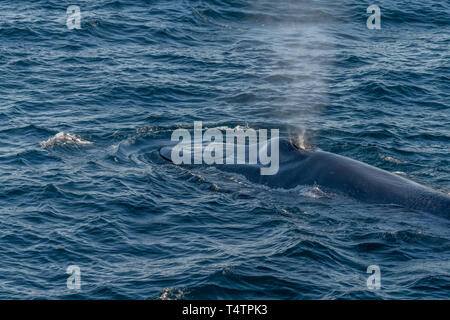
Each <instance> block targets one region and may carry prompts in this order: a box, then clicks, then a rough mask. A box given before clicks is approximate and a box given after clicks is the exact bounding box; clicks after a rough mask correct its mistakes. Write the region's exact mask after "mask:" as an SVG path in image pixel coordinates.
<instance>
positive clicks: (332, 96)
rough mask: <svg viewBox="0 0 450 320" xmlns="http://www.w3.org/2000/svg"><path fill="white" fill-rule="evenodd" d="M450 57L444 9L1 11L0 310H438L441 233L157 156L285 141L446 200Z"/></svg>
mask: <svg viewBox="0 0 450 320" xmlns="http://www.w3.org/2000/svg"><path fill="white" fill-rule="evenodd" d="M72 4H76V5H78V6H79V7H80V11H81V23H80V27H81V28H80V29H69V28H68V27H67V26H66V22H67V15H66V9H67V7H68V6H69V5H72ZM371 4H377V5H379V6H380V8H381V29H380V30H369V29H368V28H367V26H366V20H367V18H368V16H369V14H367V13H366V9H367V7H368V6H369V5H371ZM449 49H450V3H449V2H448V0H429V1H418V0H413V1H406V0H398V1H392V0H390V1H388V0H378V1H377V2H376V3H372V2H370V1H355V0H343V1H329V0H299V1H294V0H292V1H288V0H261V1H250V0H230V1H221V0H211V1H206V0H203V1H202V0H197V1H195V0H193V1H187V0H180V1H169V0H165V1H156V0H155V1H150V0H148V1H144V0H133V1H131V0H115V1H113V0H97V1H83V0H79V1H77V3H72V2H68V1H56V0H50V1H43V0H41V1H6V0H1V1H0V79H1V81H0V121H1V127H0V182H1V183H0V216H1V219H0V247H1V250H0V261H1V262H0V298H2V299H446V298H447V299H448V298H449V292H450V260H449V259H450V229H449V226H450V221H449V220H447V219H443V218H439V217H436V216H432V215H427V214H424V213H418V212H413V211H411V210H408V209H405V208H402V207H398V206H393V205H392V206H390V205H374V204H370V205H368V204H364V203H359V202H357V201H355V200H352V199H347V198H345V197H342V196H338V195H334V194H329V193H326V192H324V191H323V190H320V188H319V187H307V186H300V187H298V188H295V189H292V190H283V189H276V190H273V189H270V188H267V187H264V186H261V185H256V184H253V183H251V182H249V181H247V180H246V179H245V178H243V177H241V176H238V175H233V174H231V173H224V172H220V171H218V170H215V169H214V168H205V167H203V168H197V169H193V170H190V169H185V168H180V167H177V166H174V165H172V164H170V163H167V162H166V161H164V160H162V159H161V157H160V156H159V153H158V144H159V142H160V141H162V140H167V139H170V137H171V134H172V132H173V131H174V130H175V129H177V128H187V129H192V128H193V122H194V121H203V124H204V126H205V127H210V128H213V127H220V128H235V127H237V126H240V127H249V128H255V129H260V128H266V129H270V128H278V129H280V133H281V136H283V137H290V138H294V139H297V140H298V141H301V142H305V143H308V144H312V145H315V146H317V147H318V148H320V149H322V150H326V151H329V152H333V153H336V154H340V155H344V156H347V157H350V158H353V159H357V160H360V161H363V162H366V163H368V164H371V165H374V166H376V167H379V168H382V169H385V170H388V171H390V172H396V173H397V174H401V175H403V176H405V177H408V178H409V179H411V180H414V181H416V182H419V183H421V184H424V185H427V186H430V187H432V188H434V189H436V190H439V191H441V192H444V193H449V192H450V166H449V164H450V157H449V147H450V112H449V111H450V50H449ZM70 265H76V266H78V267H79V269H80V281H81V282H80V284H81V287H80V289H79V290H73V289H71V288H68V287H67V280H68V278H69V276H70V274H67V273H66V270H67V267H68V266H70ZM371 265H377V266H378V267H379V268H380V273H381V288H380V289H379V290H374V291H373V290H368V288H367V283H366V282H367V278H368V277H369V276H370V274H369V273H367V272H366V270H367V267H368V266H371Z"/></svg>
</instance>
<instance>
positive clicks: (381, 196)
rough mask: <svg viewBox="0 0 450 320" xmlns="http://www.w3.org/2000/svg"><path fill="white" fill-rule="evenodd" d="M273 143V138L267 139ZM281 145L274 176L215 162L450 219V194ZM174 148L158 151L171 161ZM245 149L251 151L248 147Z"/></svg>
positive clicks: (264, 179)
mask: <svg viewBox="0 0 450 320" xmlns="http://www.w3.org/2000/svg"><path fill="white" fill-rule="evenodd" d="M270 143H273V141H272V140H269V141H268V142H267V144H270ZM278 144H279V170H278V172H277V173H276V174H274V175H261V174H260V168H261V165H258V164H213V165H214V166H215V167H217V168H219V169H220V170H223V171H228V172H234V173H238V174H241V175H243V176H245V177H246V178H247V179H248V180H250V181H252V182H255V183H259V184H264V185H267V186H269V187H272V188H285V189H290V188H294V187H296V186H298V185H309V186H314V185H317V186H319V187H320V188H321V189H322V190H324V191H329V192H333V193H336V194H341V195H344V196H348V197H351V198H354V199H356V200H359V201H361V202H365V203H378V204H395V205H399V206H403V207H406V208H409V209H412V210H417V211H421V212H428V213H432V214H437V215H440V216H442V217H445V218H447V219H448V218H450V196H448V195H446V194H444V193H441V192H438V191H435V190H433V189H431V188H428V187H426V186H423V185H420V184H418V183H415V182H413V181H411V180H408V179H405V178H403V177H401V176H399V175H396V174H393V173H390V172H387V171H385V170H382V169H379V168H376V167H373V166H371V165H368V164H366V163H363V162H360V161H357V160H353V159H350V158H347V157H344V156H340V155H337V154H333V153H330V152H325V151H319V150H304V149H301V148H299V147H297V146H296V145H295V143H294V142H292V141H290V140H288V139H281V138H280V139H279V140H278ZM172 148H173V146H171V145H168V146H163V147H161V148H160V149H159V153H160V155H161V156H162V157H163V158H164V159H166V160H168V161H171V154H172ZM246 150H247V152H248V147H247V149H246ZM234 163H236V162H234ZM193 166H195V165H193ZM197 166H198V165H197Z"/></svg>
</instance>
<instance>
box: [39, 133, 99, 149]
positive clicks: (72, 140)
mask: <svg viewBox="0 0 450 320" xmlns="http://www.w3.org/2000/svg"><path fill="white" fill-rule="evenodd" d="M91 144H92V142H90V141H87V140H83V139H81V137H80V136H78V135H74V134H71V133H67V132H58V133H57V134H55V135H54V136H53V137H51V138H49V139H48V140H45V141H42V142H41V143H40V145H41V148H43V149H53V148H54V147H57V146H75V147H81V146H88V145H91Z"/></svg>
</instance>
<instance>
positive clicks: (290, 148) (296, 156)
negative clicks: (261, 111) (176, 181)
mask: <svg viewBox="0 0 450 320" xmlns="http://www.w3.org/2000/svg"><path fill="white" fill-rule="evenodd" d="M206 145H207V144H204V145H203V149H202V150H204V148H205V146H206ZM175 146H177V147H178V149H182V147H183V145H182V144H179V143H177V142H172V141H169V142H168V143H167V144H165V145H163V146H161V147H160V148H159V154H160V155H161V157H162V158H163V159H165V160H167V161H170V162H173V159H172V152H173V150H174V147H175ZM185 146H186V147H187V149H190V150H192V156H193V155H194V153H195V150H196V149H195V147H194V146H191V145H190V144H189V145H185ZM191 147H192V149H191ZM224 148H226V147H224ZM277 149H278V155H279V161H280V163H285V162H291V161H301V160H303V159H304V158H306V157H307V156H308V155H309V153H310V152H311V151H312V149H313V147H312V146H307V147H306V148H304V147H300V146H299V144H298V143H297V142H296V141H295V140H293V139H286V138H273V139H269V140H267V141H265V142H263V143H261V145H259V146H258V147H257V148H256V150H258V151H259V153H262V154H267V155H269V154H270V155H271V153H272V151H274V152H277ZM250 151H251V148H249V147H248V145H247V146H246V148H245V152H246V158H247V159H248V153H249V152H250ZM200 152H201V151H200ZM225 154H226V153H225V151H224V156H225ZM224 162H225V160H224Z"/></svg>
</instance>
